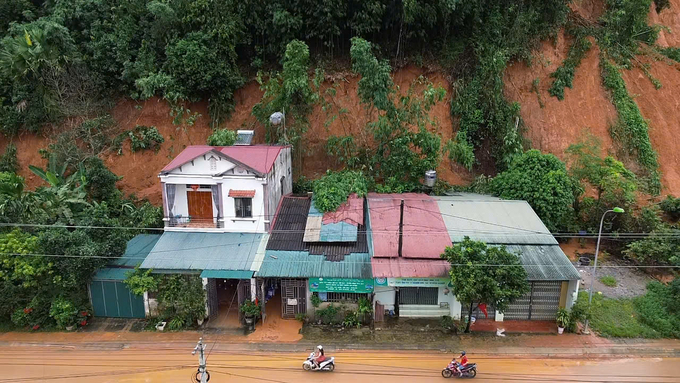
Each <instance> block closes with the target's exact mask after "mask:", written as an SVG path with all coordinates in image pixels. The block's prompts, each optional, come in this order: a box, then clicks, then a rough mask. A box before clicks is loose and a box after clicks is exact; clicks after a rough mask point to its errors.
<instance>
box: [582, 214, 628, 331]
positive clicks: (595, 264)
mask: <svg viewBox="0 0 680 383" xmlns="http://www.w3.org/2000/svg"><path fill="white" fill-rule="evenodd" d="M624 212H625V211H624V210H623V209H621V208H620V207H615V208H613V209H611V210H607V211H605V212H604V214H602V219H601V220H600V231H598V232H597V246H596V247H595V263H594V264H593V276H592V279H591V280H590V289H588V308H589V309H590V304H591V303H592V302H593V285H594V284H595V278H596V277H597V254H598V253H599V252H600V237H601V236H602V224H604V216H606V215H607V213H617V214H621V213H624ZM589 321H590V320H589V319H588V318H586V324H585V326H584V329H583V333H584V334H589V331H588V324H589V323H588V322H589Z"/></svg>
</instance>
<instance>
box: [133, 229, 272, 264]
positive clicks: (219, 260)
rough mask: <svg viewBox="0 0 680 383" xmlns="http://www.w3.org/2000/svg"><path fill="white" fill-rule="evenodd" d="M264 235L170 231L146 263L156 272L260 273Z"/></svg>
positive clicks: (157, 244)
mask: <svg viewBox="0 0 680 383" xmlns="http://www.w3.org/2000/svg"><path fill="white" fill-rule="evenodd" d="M263 237H264V234H259V233H200V232H179V231H166V232H165V233H163V235H162V236H161V239H160V240H158V242H157V243H156V246H154V248H153V250H151V252H150V253H149V255H148V256H147V257H146V259H145V260H144V262H143V263H142V266H141V267H142V268H144V269H154V270H161V269H162V270H250V271H256V269H255V268H254V265H253V262H254V261H256V255H257V254H258V249H259V248H260V246H261V242H262V238H263Z"/></svg>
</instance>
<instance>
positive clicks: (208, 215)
mask: <svg viewBox="0 0 680 383" xmlns="http://www.w3.org/2000/svg"><path fill="white" fill-rule="evenodd" d="M187 202H188V204H189V217H191V218H192V219H200V220H206V219H207V220H212V218H213V206H212V193H210V192H202V191H188V192H187Z"/></svg>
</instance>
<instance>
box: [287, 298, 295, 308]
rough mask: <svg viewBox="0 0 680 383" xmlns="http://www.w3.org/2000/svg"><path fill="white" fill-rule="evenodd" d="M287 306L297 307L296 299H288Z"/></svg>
mask: <svg viewBox="0 0 680 383" xmlns="http://www.w3.org/2000/svg"><path fill="white" fill-rule="evenodd" d="M288 306H297V299H295V298H292V299H291V298H288Z"/></svg>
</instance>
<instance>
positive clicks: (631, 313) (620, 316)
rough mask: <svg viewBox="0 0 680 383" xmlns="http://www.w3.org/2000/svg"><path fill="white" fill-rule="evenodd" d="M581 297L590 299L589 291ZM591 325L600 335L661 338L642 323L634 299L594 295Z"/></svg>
mask: <svg viewBox="0 0 680 383" xmlns="http://www.w3.org/2000/svg"><path fill="white" fill-rule="evenodd" d="M582 294H584V295H585V296H583V297H580V298H579V299H586V300H587V299H588V296H587V293H585V292H583V293H582ZM590 326H591V327H592V328H593V330H595V331H597V332H598V333H599V334H600V335H602V336H606V337H615V338H659V337H660V336H659V334H658V333H657V332H656V331H654V330H653V329H652V328H650V327H648V326H646V325H644V324H642V323H640V321H639V320H638V316H637V312H636V311H635V304H634V302H633V299H610V298H605V297H603V296H602V295H599V294H595V295H593V304H592V307H591V319H590Z"/></svg>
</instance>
